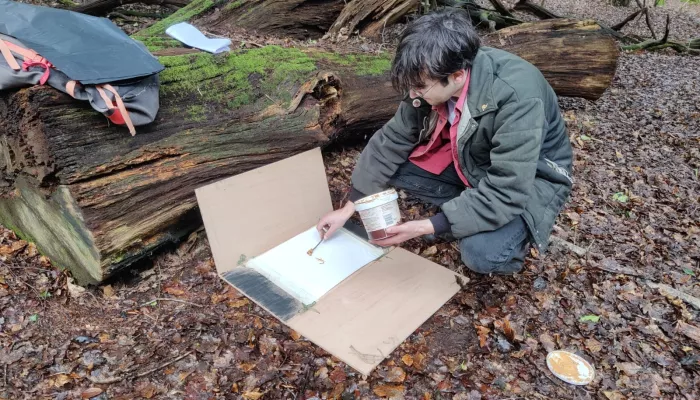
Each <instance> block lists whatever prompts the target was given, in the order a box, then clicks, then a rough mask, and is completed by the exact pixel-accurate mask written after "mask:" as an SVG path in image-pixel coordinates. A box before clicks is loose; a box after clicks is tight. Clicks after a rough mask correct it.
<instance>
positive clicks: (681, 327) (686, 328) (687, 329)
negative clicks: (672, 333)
mask: <svg viewBox="0 0 700 400" xmlns="http://www.w3.org/2000/svg"><path fill="white" fill-rule="evenodd" d="M676 330H678V332H680V333H682V334H684V335H685V336H687V337H688V338H690V339H693V340H694V341H695V342H696V343H697V344H698V345H700V328H697V327H695V326H693V325H690V324H686V323H685V322H683V321H678V325H676Z"/></svg>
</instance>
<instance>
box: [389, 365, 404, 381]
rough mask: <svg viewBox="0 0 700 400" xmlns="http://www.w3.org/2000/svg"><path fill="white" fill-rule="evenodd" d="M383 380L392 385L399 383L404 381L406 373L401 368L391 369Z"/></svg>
mask: <svg viewBox="0 0 700 400" xmlns="http://www.w3.org/2000/svg"><path fill="white" fill-rule="evenodd" d="M384 380H385V381H387V382H392V383H401V382H403V381H405V380H406V372H405V371H404V370H403V369H402V368H401V367H393V368H391V369H390V370H389V372H388V373H387V374H386V378H385V379H384Z"/></svg>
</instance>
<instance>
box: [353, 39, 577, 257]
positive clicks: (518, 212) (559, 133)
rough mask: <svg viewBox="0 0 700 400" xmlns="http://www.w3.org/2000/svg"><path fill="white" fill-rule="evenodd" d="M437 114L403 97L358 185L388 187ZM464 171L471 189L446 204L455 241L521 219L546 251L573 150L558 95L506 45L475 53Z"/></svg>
mask: <svg viewBox="0 0 700 400" xmlns="http://www.w3.org/2000/svg"><path fill="white" fill-rule="evenodd" d="M436 114H437V113H435V112H433V111H432V110H431V107H430V106H429V105H427V104H426V105H423V106H420V107H414V106H413V105H412V101H411V99H406V100H405V101H403V102H401V103H400V105H399V108H398V110H397V112H396V114H395V115H394V117H393V118H392V119H391V120H390V121H389V122H387V123H386V124H385V125H384V126H383V127H382V128H381V129H380V130H379V131H377V132H376V133H375V135H374V136H373V137H372V138H371V139H370V141H369V143H368V144H367V146H366V147H365V149H364V150H363V152H362V154H361V155H360V158H359V160H358V163H357V167H356V168H355V170H354V171H353V175H352V183H353V187H354V188H355V189H356V190H357V191H359V192H361V193H364V194H372V193H376V192H378V191H381V190H383V189H385V188H386V187H387V182H388V181H389V179H390V178H391V177H392V176H393V175H394V173H395V172H396V170H397V169H398V167H399V165H401V164H402V163H405V162H406V161H407V160H408V156H409V154H410V153H411V152H412V151H413V149H414V148H415V147H416V146H417V145H418V144H419V143H421V142H423V141H424V140H427V139H429V138H430V135H431V134H432V131H433V130H434V128H435V125H436V121H437V115H436ZM457 146H458V157H459V168H460V169H461V171H462V172H463V173H464V176H465V177H467V180H468V181H469V184H470V185H471V187H472V188H467V189H465V190H464V192H462V194H461V195H460V196H459V197H457V198H455V199H453V200H450V201H448V202H447V203H445V204H443V206H442V211H443V212H444V214H445V216H446V217H447V220H448V221H449V223H450V229H451V231H452V234H453V235H454V236H455V237H456V238H462V237H466V236H470V235H474V234H476V233H479V232H486V231H492V230H496V229H498V228H499V227H501V226H503V225H505V224H507V223H508V222H510V221H512V220H513V219H514V218H517V217H519V216H522V217H523V218H524V219H525V222H526V223H527V226H528V228H529V230H530V233H531V235H532V237H533V239H534V241H535V245H537V247H538V248H539V249H540V250H542V251H544V250H545V249H546V248H547V245H548V239H549V235H550V233H551V230H552V227H553V225H554V221H555V219H556V217H557V215H558V214H559V212H560V210H561V208H562V206H563V204H564V202H565V201H566V200H567V198H568V196H569V193H570V191H571V185H572V183H573V181H572V179H571V167H572V151H571V144H570V143H569V137H568V135H567V132H566V126H565V123H564V120H563V118H562V116H561V114H560V111H559V105H558V103H557V97H556V95H555V93H554V91H553V90H552V88H551V87H550V85H549V83H548V82H547V81H546V80H545V78H544V77H543V76H542V74H541V73H540V71H539V70H538V69H537V68H535V67H534V66H533V65H532V64H530V63H528V62H526V61H525V60H523V59H521V58H519V57H517V56H515V55H513V54H511V53H508V52H505V51H502V50H498V49H494V48H489V47H481V48H480V49H479V51H478V52H477V55H476V57H475V58H474V63H473V66H472V71H471V81H470V84H469V89H468V92H467V107H466V108H465V109H464V110H463V113H462V117H461V118H460V121H459V126H458V131H457Z"/></svg>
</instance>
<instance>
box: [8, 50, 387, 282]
mask: <svg viewBox="0 0 700 400" xmlns="http://www.w3.org/2000/svg"><path fill="white" fill-rule="evenodd" d="M160 61H161V62H162V63H163V64H164V65H166V66H167V67H168V68H167V69H166V70H165V71H164V72H163V73H162V74H161V78H162V91H161V109H160V111H159V114H158V117H157V119H156V121H155V122H154V123H152V124H150V125H148V126H145V127H139V128H138V129H137V135H136V136H134V137H132V136H130V135H129V134H128V132H126V131H125V129H124V128H123V127H118V126H113V125H112V126H110V125H109V124H108V123H107V121H106V120H105V119H104V117H102V116H101V115H100V114H99V113H96V112H94V111H93V110H92V109H91V108H89V106H88V105H87V104H86V103H84V102H78V101H75V100H73V99H72V98H70V97H68V96H66V95H64V94H62V93H60V92H58V91H56V90H53V89H50V88H45V87H33V88H29V89H23V90H20V91H18V92H15V93H4V94H2V95H0V119H1V120H3V121H4V124H3V125H2V128H0V150H1V152H2V154H3V155H4V157H2V158H1V159H2V162H0V169H1V171H2V176H1V177H2V181H1V182H0V184H1V185H0V186H3V187H2V189H0V195H2V198H1V199H0V223H2V224H3V225H5V226H8V227H11V228H12V229H14V230H16V231H17V232H18V233H20V234H23V235H25V236H26V237H28V238H30V239H31V240H34V241H36V244H37V246H38V248H39V249H40V250H41V251H43V252H44V253H46V254H47V255H49V256H50V257H51V258H52V260H53V261H54V262H56V263H57V264H59V265H61V266H63V267H66V268H69V269H71V270H72V271H73V272H74V274H75V276H76V277H77V278H78V279H79V281H80V282H81V283H96V282H100V281H103V280H104V279H105V278H107V277H109V276H110V275H112V274H114V273H115V272H116V271H118V270H119V269H121V268H123V267H125V266H128V265H129V264H131V263H133V262H134V261H135V260H137V259H139V258H142V257H143V256H145V255H147V254H149V252H151V251H153V250H154V249H155V248H157V247H159V246H162V245H164V244H167V243H170V242H173V241H177V240H178V239H180V238H182V237H183V236H184V235H186V234H187V233H188V232H190V231H192V230H193V229H195V228H197V227H199V226H200V224H201V220H200V219H199V214H198V210H197V202H196V199H195V196H194V189H195V188H196V187H199V186H201V185H205V184H207V183H210V182H213V181H216V180H219V179H222V178H225V177H228V176H231V175H235V174H238V173H241V172H244V171H247V170H250V169H253V168H255V167H258V166H262V165H265V164H268V163H271V162H274V161H277V160H280V159H282V158H286V157H289V156H291V155H294V154H296V153H299V152H302V151H305V150H308V149H311V148H313V147H317V146H324V145H326V144H328V143H330V142H331V141H332V140H334V139H337V138H340V137H343V136H344V135H345V136H346V135H347V133H348V132H352V134H353V135H358V137H363V136H364V135H365V134H371V133H372V132H374V131H375V130H376V129H377V128H379V127H380V126H381V125H382V124H383V123H384V122H385V121H386V119H388V116H389V115H391V114H392V113H393V112H394V111H395V109H396V106H397V104H398V100H399V99H398V96H397V94H396V93H395V92H394V91H392V90H391V88H390V87H389V84H388V76H387V75H386V74H387V71H388V65H389V61H388V55H384V56H377V57H374V58H372V59H369V58H366V59H362V58H349V59H346V58H344V57H342V56H338V55H337V54H330V53H324V52H319V51H312V50H308V51H300V50H297V49H285V48H281V47H274V46H270V47H264V48H260V49H254V50H250V51H245V52H243V51H241V52H236V53H231V54H222V55H216V56H215V55H210V54H204V53H196V54H186V55H180V56H167V57H160ZM355 64H357V65H355ZM283 197H284V194H283V193H280V198H281V199H283Z"/></svg>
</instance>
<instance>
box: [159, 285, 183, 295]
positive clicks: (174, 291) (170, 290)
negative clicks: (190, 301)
mask: <svg viewBox="0 0 700 400" xmlns="http://www.w3.org/2000/svg"><path fill="white" fill-rule="evenodd" d="M163 291H164V292H165V293H167V294H172V295H173V296H177V297H179V296H183V295H184V294H185V291H184V290H182V289H179V288H177V287H172V286H171V287H167V288H165V289H163Z"/></svg>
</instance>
